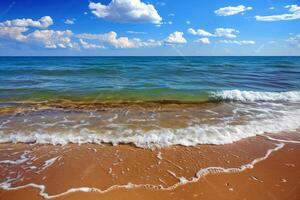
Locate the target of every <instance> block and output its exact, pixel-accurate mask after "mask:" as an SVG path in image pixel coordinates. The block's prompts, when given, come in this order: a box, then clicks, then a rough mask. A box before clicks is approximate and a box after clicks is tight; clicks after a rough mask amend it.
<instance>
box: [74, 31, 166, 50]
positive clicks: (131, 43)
mask: <svg viewBox="0 0 300 200" xmlns="http://www.w3.org/2000/svg"><path fill="white" fill-rule="evenodd" d="M77 37H78V38H80V39H89V40H98V41H100V42H102V43H104V44H108V45H111V46H113V47H115V48H138V47H153V46H160V45H161V42H159V41H154V40H148V41H142V40H141V39H138V38H134V39H129V38H128V37H118V35H117V33H116V32H114V31H110V32H108V33H104V34H89V33H84V34H78V35H77Z"/></svg>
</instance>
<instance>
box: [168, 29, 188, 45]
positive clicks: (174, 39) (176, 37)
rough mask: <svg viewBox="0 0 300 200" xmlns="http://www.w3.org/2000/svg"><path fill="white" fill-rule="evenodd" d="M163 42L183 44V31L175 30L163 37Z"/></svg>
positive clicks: (184, 40) (184, 41)
mask: <svg viewBox="0 0 300 200" xmlns="http://www.w3.org/2000/svg"><path fill="white" fill-rule="evenodd" d="M165 42H166V43H167V44H184V43H186V39H185V38H184V37H183V32H179V31H175V32H174V33H171V34H170V35H169V36H168V37H167V38H166V39H165Z"/></svg>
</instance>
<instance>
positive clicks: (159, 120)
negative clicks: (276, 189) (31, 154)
mask: <svg viewBox="0 0 300 200" xmlns="http://www.w3.org/2000/svg"><path fill="white" fill-rule="evenodd" d="M0 113H1V116H0V142H1V143H7V142H13V143H41V144H55V145H56V144H61V145H65V144H68V143H78V144H82V143H95V144H102V143H111V144H114V145H117V144H120V143H130V144H134V145H135V146H138V147H142V148H148V147H150V148H152V147H165V146H171V145H178V144H180V145H184V146H193V145H197V144H227V143H232V142H235V141H238V140H241V139H243V138H247V137H250V136H255V135H261V134H264V133H266V132H272V133H276V132H282V131H292V130H296V129H298V128H299V127H300V57H0ZM25 127H26V128H25Z"/></svg>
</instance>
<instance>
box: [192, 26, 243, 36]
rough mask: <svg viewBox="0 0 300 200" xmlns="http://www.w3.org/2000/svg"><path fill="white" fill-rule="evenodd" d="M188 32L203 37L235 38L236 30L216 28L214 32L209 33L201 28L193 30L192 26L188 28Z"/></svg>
mask: <svg viewBox="0 0 300 200" xmlns="http://www.w3.org/2000/svg"><path fill="white" fill-rule="evenodd" d="M188 33H190V34H192V35H198V36H204V37H228V38H235V37H236V34H237V33H239V31H238V30H236V29H233V28H216V29H215V32H214V33H210V32H208V31H206V30H203V29H198V30H195V29H193V28H189V29H188Z"/></svg>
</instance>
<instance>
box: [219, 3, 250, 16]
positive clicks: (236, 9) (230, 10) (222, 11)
mask: <svg viewBox="0 0 300 200" xmlns="http://www.w3.org/2000/svg"><path fill="white" fill-rule="evenodd" d="M247 10H252V7H246V6H244V5H239V6H228V7H224V8H219V9H218V10H215V14H216V15H218V16H230V15H236V14H238V13H242V12H245V11H247Z"/></svg>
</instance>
